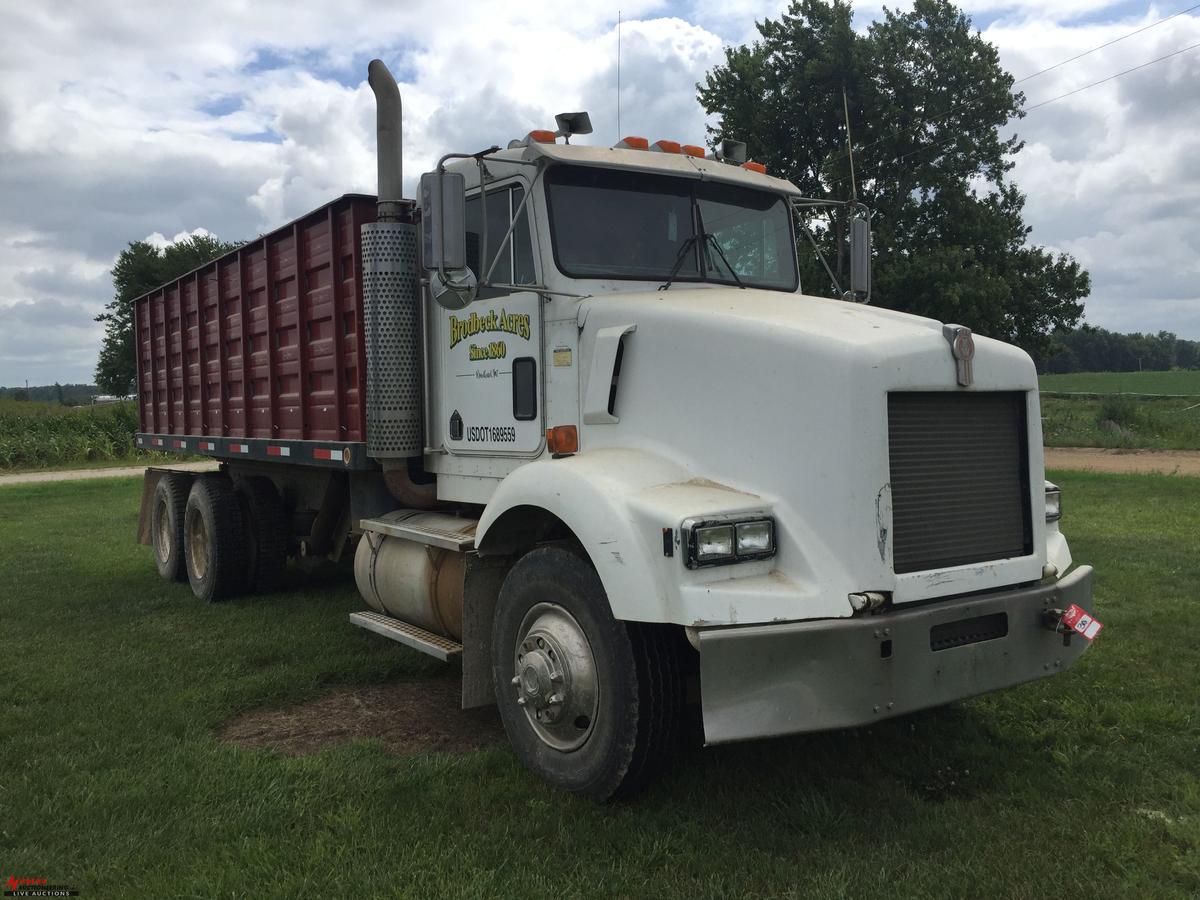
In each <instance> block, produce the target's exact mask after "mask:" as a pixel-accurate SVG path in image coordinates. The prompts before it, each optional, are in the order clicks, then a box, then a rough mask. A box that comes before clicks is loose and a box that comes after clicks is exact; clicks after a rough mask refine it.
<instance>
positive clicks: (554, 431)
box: [546, 425, 579, 453]
mask: <svg viewBox="0 0 1200 900" xmlns="http://www.w3.org/2000/svg"><path fill="white" fill-rule="evenodd" d="M546 446H548V447H549V448H550V452H551V453H577V452H578V451H579V429H578V428H576V427H575V426H574V425H556V426H555V427H553V428H547V429H546Z"/></svg>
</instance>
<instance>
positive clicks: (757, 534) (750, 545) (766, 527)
mask: <svg viewBox="0 0 1200 900" xmlns="http://www.w3.org/2000/svg"><path fill="white" fill-rule="evenodd" d="M774 549H775V525H774V523H773V522H772V521H771V520H770V519H762V520H760V521H758V522H742V523H741V524H740V525H738V526H737V555H738V556H755V555H757V554H760V553H770V552H771V551H772V550H774Z"/></svg>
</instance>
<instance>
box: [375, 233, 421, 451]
mask: <svg viewBox="0 0 1200 900" xmlns="http://www.w3.org/2000/svg"><path fill="white" fill-rule="evenodd" d="M362 255H363V276H362V278H363V300H364V305H365V308H366V317H367V329H366V337H367V452H368V453H370V454H371V456H374V457H409V456H420V455H421V451H422V449H423V440H422V433H421V405H422V404H421V357H420V351H419V344H420V341H419V335H420V333H421V332H420V321H419V320H418V318H417V316H418V304H417V233H416V226H414V225H408V224H403V223H399V222H372V223H369V224H367V225H363V226H362Z"/></svg>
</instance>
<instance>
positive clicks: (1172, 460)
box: [1046, 447, 1200, 476]
mask: <svg viewBox="0 0 1200 900" xmlns="http://www.w3.org/2000/svg"><path fill="white" fill-rule="evenodd" d="M1046 468H1047V469H1083V470H1085V471H1091V472H1111V473H1115V474H1147V473H1160V474H1164V475H1196V476H1200V450H1105V449H1102V448H1099V447H1047V448H1046Z"/></svg>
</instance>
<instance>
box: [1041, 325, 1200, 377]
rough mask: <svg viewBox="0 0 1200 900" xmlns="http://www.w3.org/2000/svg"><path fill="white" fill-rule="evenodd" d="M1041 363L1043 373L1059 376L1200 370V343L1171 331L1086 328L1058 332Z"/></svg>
mask: <svg viewBox="0 0 1200 900" xmlns="http://www.w3.org/2000/svg"><path fill="white" fill-rule="evenodd" d="M1037 363H1038V371H1039V372H1042V373H1043V374H1055V375H1058V374H1064V373H1067V372H1143V371H1151V372H1165V371H1168V370H1170V369H1200V341H1189V340H1184V339H1183V338H1179V337H1176V336H1175V335H1174V334H1173V333H1172V332H1170V331H1160V332H1159V333H1158V334H1136V333H1135V334H1118V333H1116V332H1114V331H1107V330H1105V329H1103V328H1093V327H1092V326H1090V325H1084V326H1083V327H1082V328H1076V329H1073V330H1067V331H1060V332H1057V333H1055V334H1054V335H1053V336H1052V337H1051V341H1050V346H1049V348H1048V349H1047V352H1046V353H1045V354H1044V355H1041V356H1039V357H1037Z"/></svg>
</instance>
